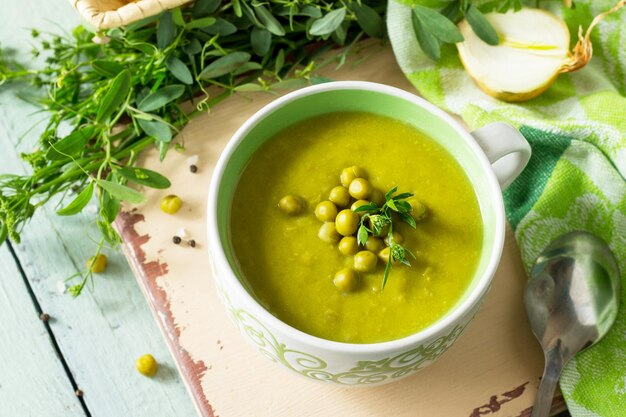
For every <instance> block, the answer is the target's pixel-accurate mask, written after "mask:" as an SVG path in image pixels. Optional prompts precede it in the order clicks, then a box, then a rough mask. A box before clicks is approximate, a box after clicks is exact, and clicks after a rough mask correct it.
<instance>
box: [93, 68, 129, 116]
mask: <svg viewBox="0 0 626 417" xmlns="http://www.w3.org/2000/svg"><path fill="white" fill-rule="evenodd" d="M129 92H130V72H129V71H128V70H124V71H122V72H120V73H119V74H118V75H117V76H116V77H115V78H114V79H113V81H112V82H111V84H110V85H109V87H108V90H107V93H106V94H105V95H104V97H103V98H102V100H101V101H100V107H99V108H98V113H97V114H96V123H102V122H104V121H105V120H107V119H108V118H109V117H111V115H113V113H116V112H117V111H119V109H120V106H121V105H122V103H124V101H126V98H127V97H128V93H129Z"/></svg>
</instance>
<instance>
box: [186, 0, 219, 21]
mask: <svg viewBox="0 0 626 417" xmlns="http://www.w3.org/2000/svg"><path fill="white" fill-rule="evenodd" d="M220 3H221V0H196V2H195V4H194V5H193V11H192V12H191V15H192V16H193V18H194V19H197V18H199V17H205V16H209V15H211V14H212V13H213V12H214V11H216V10H217V8H218V7H220Z"/></svg>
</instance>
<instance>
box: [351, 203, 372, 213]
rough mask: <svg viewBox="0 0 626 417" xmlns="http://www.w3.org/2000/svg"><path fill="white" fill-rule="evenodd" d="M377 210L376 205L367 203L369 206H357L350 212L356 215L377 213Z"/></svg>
mask: <svg viewBox="0 0 626 417" xmlns="http://www.w3.org/2000/svg"><path fill="white" fill-rule="evenodd" d="M377 210H378V206H377V205H376V203H369V204H363V205H362V206H359V207H357V208H355V209H354V210H352V211H354V212H355V213H358V212H362V211H377Z"/></svg>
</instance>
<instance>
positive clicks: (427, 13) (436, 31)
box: [413, 5, 463, 43]
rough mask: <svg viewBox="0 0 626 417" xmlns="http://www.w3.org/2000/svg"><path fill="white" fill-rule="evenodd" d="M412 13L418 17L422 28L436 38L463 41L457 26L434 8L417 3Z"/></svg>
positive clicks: (449, 41) (455, 41) (444, 40)
mask: <svg viewBox="0 0 626 417" xmlns="http://www.w3.org/2000/svg"><path fill="white" fill-rule="evenodd" d="M413 13H414V14H415V15H416V16H418V17H419V21H420V23H421V24H422V26H423V27H424V29H425V30H427V31H428V32H430V33H431V34H432V35H433V36H435V37H436V38H438V39H440V40H442V41H443V42H446V43H457V42H463V35H461V31H460V30H459V28H457V27H456V25H455V24H454V23H452V22H451V21H449V20H448V19H447V18H445V17H444V16H442V15H441V14H439V13H438V12H436V11H435V10H433V9H431V8H428V7H424V6H419V5H417V6H414V7H413Z"/></svg>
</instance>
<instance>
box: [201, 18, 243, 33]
mask: <svg viewBox="0 0 626 417" xmlns="http://www.w3.org/2000/svg"><path fill="white" fill-rule="evenodd" d="M200 30H201V31H202V32H205V33H208V34H209V35H222V36H228V35H232V34H233V33H235V32H237V26H235V25H233V24H232V23H230V22H229V21H228V20H224V19H222V18H221V17H218V18H217V21H216V22H215V23H214V24H212V25H211V26H209V27H206V28H202V29H200Z"/></svg>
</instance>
